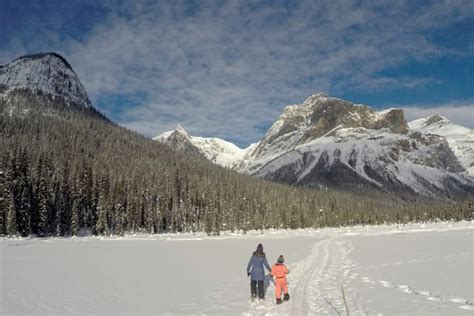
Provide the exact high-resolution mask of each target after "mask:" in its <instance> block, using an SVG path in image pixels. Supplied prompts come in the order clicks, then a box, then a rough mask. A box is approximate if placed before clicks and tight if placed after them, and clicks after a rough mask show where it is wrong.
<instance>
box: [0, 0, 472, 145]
mask: <svg viewBox="0 0 474 316" xmlns="http://www.w3.org/2000/svg"><path fill="white" fill-rule="evenodd" d="M105 3H106V4H107V3H109V4H110V9H111V13H110V14H109V15H108V17H107V18H106V19H105V20H104V21H103V23H102V24H100V25H98V26H96V27H95V28H94V29H92V31H91V32H90V33H88V34H87V35H86V36H85V37H84V38H83V39H81V41H76V40H73V39H68V40H67V42H65V43H63V44H64V49H63V50H62V52H61V53H63V54H64V55H65V56H66V57H67V58H68V60H69V61H70V63H71V64H72V65H73V68H74V69H75V70H76V72H77V73H78V75H79V77H80V78H81V80H82V82H83V84H84V85H85V86H86V89H87V90H88V92H89V94H90V96H91V98H92V100H93V101H94V103H96V104H97V102H96V101H97V100H98V99H100V98H102V97H104V96H107V95H114V94H122V95H125V96H130V95H137V94H144V95H146V98H144V99H143V102H142V103H141V104H140V105H138V106H133V107H126V106H117V107H116V111H117V112H116V113H115V114H114V118H115V119H116V120H118V121H119V123H121V124H123V125H125V126H127V127H129V128H132V129H134V130H137V131H139V132H141V133H143V134H145V135H147V136H155V135H157V134H159V133H161V132H163V131H165V130H167V129H170V128H174V126H175V125H176V123H181V124H182V125H183V126H184V127H185V128H186V129H188V130H189V131H190V132H191V133H192V134H196V135H203V136H211V135H212V136H217V137H222V138H225V139H229V140H232V141H237V142H238V143H240V144H242V145H245V144H248V143H249V142H253V141H256V140H257V139H259V138H260V137H261V136H262V135H263V133H264V127H268V126H269V125H270V124H271V123H272V122H273V121H274V120H275V119H276V118H277V117H278V115H279V114H280V112H281V110H282V109H283V107H284V106H285V105H287V104H289V103H298V102H301V101H303V100H304V99H305V98H306V97H307V96H309V95H310V94H312V93H315V92H318V91H325V92H327V93H330V94H332V95H336V96H337V95H339V94H342V93H343V92H346V91H362V92H364V91H365V92H368V91H372V90H382V89H393V88H415V87H419V86H424V85H427V84H432V83H433V82H435V80H434V79H433V78H430V77H404V78H393V77H390V76H384V75H382V74H381V71H382V70H384V69H387V68H390V67H396V66H397V65H400V64H402V63H404V62H407V61H410V60H413V59H416V60H422V61H423V60H428V59H429V58H432V57H434V56H443V55H449V54H453V53H459V52H453V51H452V50H448V49H446V48H443V47H439V46H437V45H436V44H435V43H433V42H432V41H430V39H429V37H428V36H427V34H429V33H430V32H431V31H433V30H436V29H437V28H442V27H445V26H446V25H449V24H450V23H454V22H456V21H460V20H462V19H464V18H466V17H469V16H472V15H473V14H474V2H472V1H453V2H434V3H432V4H429V3H428V4H426V5H424V6H422V7H420V8H414V7H412V6H411V5H410V2H405V1H387V2H385V3H383V4H380V2H374V3H365V4H360V5H357V4H355V2H353V1H329V0H328V1H318V2H314V1H312V0H305V1H300V2H295V3H292V2H286V1H270V2H268V3H266V4H265V5H260V4H258V3H253V2H251V3H249V2H247V1H240V0H230V1H224V2H213V1H197V2H196V4H195V7H193V5H192V4H190V2H187V1H172V2H166V1H121V2H119V3H118V4H119V6H118V7H117V2H116V1H111V2H105ZM19 47H21V45H20V46H19ZM0 57H1V56H0ZM107 110H110V109H107Z"/></svg>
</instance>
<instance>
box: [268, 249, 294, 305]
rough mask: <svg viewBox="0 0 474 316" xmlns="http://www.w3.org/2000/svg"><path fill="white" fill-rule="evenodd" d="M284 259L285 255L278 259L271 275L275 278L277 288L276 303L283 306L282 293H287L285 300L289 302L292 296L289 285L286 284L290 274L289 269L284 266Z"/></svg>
mask: <svg viewBox="0 0 474 316" xmlns="http://www.w3.org/2000/svg"><path fill="white" fill-rule="evenodd" d="M283 261H284V258H283V255H280V256H279V257H278V260H277V263H275V264H274V265H273V267H272V272H271V275H272V277H274V278H275V287H276V292H275V295H276V303H277V304H281V291H282V290H283V292H284V293H285V296H284V297H283V299H284V300H285V301H288V300H289V299H290V294H288V283H287V282H286V275H287V274H288V273H290V271H289V270H288V268H287V267H286V266H285V265H284V264H283Z"/></svg>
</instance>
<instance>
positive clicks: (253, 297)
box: [250, 293, 257, 301]
mask: <svg viewBox="0 0 474 316" xmlns="http://www.w3.org/2000/svg"><path fill="white" fill-rule="evenodd" d="M256 298H257V294H253V293H252V294H251V295H250V299H251V300H252V301H255V299H256Z"/></svg>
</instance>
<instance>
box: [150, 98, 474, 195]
mask: <svg viewBox="0 0 474 316" xmlns="http://www.w3.org/2000/svg"><path fill="white" fill-rule="evenodd" d="M426 121H430V120H429V119H427V120H426ZM412 123H413V124H411V125H409V124H407V122H406V120H405V118H404V113H403V111H402V110H400V109H388V110H384V111H381V112H377V111H374V110H373V109H371V108H370V107H367V106H365V105H360V104H353V103H351V102H349V101H345V100H341V99H338V98H334V97H329V96H327V95H325V94H323V93H319V94H315V95H312V96H311V97H309V98H308V99H307V100H306V101H304V102H303V103H302V104H296V105H290V106H287V107H285V109H284V111H283V114H282V115H281V116H280V117H279V118H278V120H277V121H276V122H275V123H274V124H273V125H272V126H271V128H270V129H269V130H268V131H267V133H266V135H265V136H264V137H263V138H262V139H261V140H260V141H259V142H258V143H256V144H253V145H252V146H250V147H249V148H247V149H245V150H239V151H237V152H238V154H235V151H234V152H232V153H231V157H232V159H231V161H232V163H230V164H229V163H225V164H223V163H220V162H219V161H221V160H219V159H216V158H213V159H211V160H212V161H214V162H216V163H218V164H223V165H225V166H226V167H231V168H232V167H233V168H235V169H236V170H237V171H239V172H243V173H248V174H252V175H255V176H258V177H260V178H264V179H267V180H271V181H277V182H284V183H290V184H297V185H302V186H308V187H321V186H322V187H336V188H340V189H347V190H366V189H377V190H382V191H385V192H392V193H399V194H421V195H425V196H433V195H443V196H449V197H456V196H464V195H466V193H467V194H470V193H473V192H474V178H473V176H472V174H471V175H470V174H469V173H468V172H467V171H466V169H469V166H472V163H473V159H472V156H470V155H471V154H472V152H473V143H472V141H471V138H470V137H472V131H470V130H469V129H464V130H462V129H460V128H453V125H450V126H451V128H448V127H446V125H443V126H444V128H445V129H443V130H442V131H441V132H439V133H434V130H436V129H437V127H435V126H432V124H431V125H430V126H431V127H432V128H433V129H434V130H429V129H427V128H426V127H424V128H425V129H422V128H421V127H420V126H425V125H424V124H422V122H421V121H420V122H418V123H415V122H412ZM443 131H444V132H443ZM437 134H438V135H437ZM170 135H175V137H171V136H170ZM469 135H471V136H469ZM445 137H446V138H448V141H447V140H446V138H445ZM450 137H451V140H449V138H450ZM456 137H457V138H456ZM157 139H159V140H161V141H163V140H164V139H166V140H167V142H168V144H170V145H172V146H173V147H175V148H179V146H181V147H183V146H185V145H183V144H184V142H183V141H182V140H181V138H179V137H178V132H177V131H173V132H167V133H165V134H163V135H162V136H161V137H158V138H157ZM170 139H172V140H170ZM193 139H202V138H198V137H190V136H189V135H188V136H187V137H185V138H184V140H185V141H186V142H187V143H190V144H192V145H193V146H194V148H197V149H196V151H199V152H201V153H203V152H205V151H206V150H208V149H207V148H208V144H207V143H205V142H202V141H201V142H198V141H195V140H193ZM178 144H180V145H178ZM453 144H455V145H453ZM226 145H227V146H230V144H229V143H227V142H226ZM450 146H458V147H456V148H454V149H452V148H451V147H450ZM219 150H220V149H219ZM219 150H217V152H219ZM453 150H454V152H453ZM188 151H189V150H188ZM215 152H216V151H214V152H213V153H215ZM459 152H461V153H462V155H464V156H462V155H461V156H458V157H459V158H458V157H457V156H456V154H457V153H459ZM214 155H215V154H214ZM205 156H206V157H214V156H212V155H211V154H205ZM460 160H461V161H462V163H460ZM224 161H226V160H224Z"/></svg>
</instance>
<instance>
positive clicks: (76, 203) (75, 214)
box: [70, 199, 80, 236]
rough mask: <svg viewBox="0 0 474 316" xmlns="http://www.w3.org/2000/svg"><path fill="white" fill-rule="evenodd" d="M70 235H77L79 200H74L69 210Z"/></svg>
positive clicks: (78, 228)
mask: <svg viewBox="0 0 474 316" xmlns="http://www.w3.org/2000/svg"><path fill="white" fill-rule="evenodd" d="M70 227H71V235H72V236H77V235H78V234H79V230H80V227H79V200H78V199H75V200H74V201H73V202H72V209H71V224H70Z"/></svg>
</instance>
